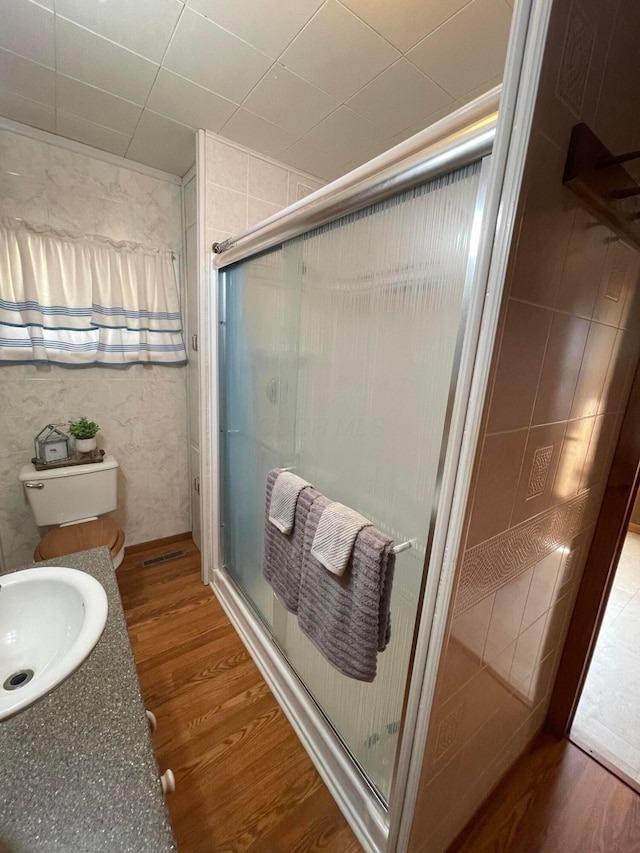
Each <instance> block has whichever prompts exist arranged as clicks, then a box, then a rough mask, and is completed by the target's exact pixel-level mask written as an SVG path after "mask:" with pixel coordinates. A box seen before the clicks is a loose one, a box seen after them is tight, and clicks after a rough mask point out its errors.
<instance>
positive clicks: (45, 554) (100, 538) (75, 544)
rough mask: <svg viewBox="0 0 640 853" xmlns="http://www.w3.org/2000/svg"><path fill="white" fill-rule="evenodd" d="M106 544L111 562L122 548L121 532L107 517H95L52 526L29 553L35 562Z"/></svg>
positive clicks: (122, 538)
mask: <svg viewBox="0 0 640 853" xmlns="http://www.w3.org/2000/svg"><path fill="white" fill-rule="evenodd" d="M103 545H106V546H107V548H108V549H109V551H110V553H111V559H112V560H114V561H115V558H116V557H117V556H118V555H119V554H120V551H122V549H123V546H124V531H123V530H122V528H121V527H119V526H118V525H117V524H116V523H115V521H112V520H111V519H110V518H96V519H94V520H93V521H83V522H81V523H80V524H70V525H67V526H66V527H54V529H53V530H50V531H49V532H48V533H47V534H46V535H45V536H44V537H43V539H42V541H41V542H40V544H39V545H38V547H37V548H36V550H35V551H34V554H33V559H34V560H36V561H37V562H39V561H41V560H52V559H55V558H56V557H64V556H66V555H67V554H75V553H76V551H88V550H89V549H90V548H101V547H102V546H103Z"/></svg>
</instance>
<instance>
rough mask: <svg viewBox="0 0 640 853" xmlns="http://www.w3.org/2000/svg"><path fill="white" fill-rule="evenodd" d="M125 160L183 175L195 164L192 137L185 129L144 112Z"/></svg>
mask: <svg viewBox="0 0 640 853" xmlns="http://www.w3.org/2000/svg"><path fill="white" fill-rule="evenodd" d="M126 157H127V159H129V160H135V161H136V162H138V163H146V164H147V166H153V167H154V168H156V169H162V170H163V171H165V172H172V173H173V174H174V175H180V176H182V175H184V174H185V172H188V171H189V169H190V168H191V166H193V164H194V163H195V159H196V140H195V134H194V133H193V131H192V130H190V129H189V128H188V127H184V126H183V125H181V124H177V123H176V122H173V121H169V119H167V118H164V117H163V116H159V115H156V114H155V113H152V112H150V111H149V110H144V112H143V113H142V117H141V118H140V123H139V124H138V127H137V129H136V132H135V134H134V137H133V139H132V140H131V144H130V145H129V149H128V151H127V154H126Z"/></svg>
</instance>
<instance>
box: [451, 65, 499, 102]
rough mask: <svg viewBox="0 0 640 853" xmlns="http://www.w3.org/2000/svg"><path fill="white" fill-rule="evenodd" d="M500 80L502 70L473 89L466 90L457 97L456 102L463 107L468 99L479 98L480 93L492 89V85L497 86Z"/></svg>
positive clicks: (484, 93)
mask: <svg viewBox="0 0 640 853" xmlns="http://www.w3.org/2000/svg"><path fill="white" fill-rule="evenodd" d="M501 82H502V72H500V74H497V75H496V76H495V77H492V78H491V79H490V80H487V81H486V82H485V83H482V84H481V85H480V86H476V88H475V89H471V91H470V92H466V93H465V94H464V95H463V96H462V97H461V98H458V99H457V101H456V104H457V105H458V106H459V107H463V106H464V105H465V104H468V103H469V102H470V101H473V100H475V98H479V97H480V96H481V95H486V93H487V92H488V91H489V90H490V89H493V87H494V86H498V85H499V84H500V83H501Z"/></svg>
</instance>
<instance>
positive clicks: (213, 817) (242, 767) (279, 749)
mask: <svg viewBox="0 0 640 853" xmlns="http://www.w3.org/2000/svg"><path fill="white" fill-rule="evenodd" d="M177 549H181V550H184V551H185V552H186V556H185V557H182V558H179V559H176V560H173V561H170V562H167V563H164V564H163V563H160V564H158V565H155V566H152V567H149V568H145V567H143V566H142V565H141V563H142V560H145V559H147V558H149V557H152V556H157V555H159V554H162V553H167V552H169V551H175V550H177ZM117 577H118V583H119V586H120V592H121V595H122V600H123V603H124V608H125V613H126V617H127V624H128V627H129V634H130V636H131V644H132V646H133V653H134V656H135V659H136V664H137V667H138V674H139V676H140V683H141V685H142V693H143V696H144V699H145V703H146V705H147V707H148V708H149V709H150V710H152V711H153V712H154V713H155V715H156V717H157V719H158V729H157V731H156V734H155V736H154V745H155V749H156V755H157V757H158V763H159V765H160V768H161V770H162V771H164V770H165V769H166V768H167V767H170V768H171V769H172V770H173V772H174V773H175V777H176V791H175V793H174V794H172V795H170V796H169V797H168V804H169V811H170V813H171V820H172V823H173V829H174V832H175V835H176V839H177V842H178V848H179V851H180V853H200V851H202V853H205V851H206V853H231V851H234V853H235V852H236V851H237V853H240V851H250V853H310V851H326V853H356V851H361V849H362V848H361V847H360V845H359V844H358V842H357V841H356V839H355V837H354V835H353V833H352V832H351V830H350V829H349V827H348V826H347V824H346V822H345V820H344V818H343V817H342V815H341V813H340V811H339V809H338V807H337V806H336V804H335V802H334V800H333V799H332V797H331V795H330V794H329V792H328V790H327V788H326V787H325V785H324V784H323V782H322V780H321V779H320V777H319V776H318V774H317V773H316V771H315V769H314V767H313V765H312V763H311V761H310V759H309V758H308V756H307V754H306V753H305V751H304V749H303V748H302V746H301V745H300V742H299V741H298V739H297V737H296V735H295V734H294V732H293V730H292V728H291V726H290V725H289V723H288V722H287V720H286V718H285V716H284V714H283V713H282V711H281V710H280V708H279V706H278V705H277V703H276V701H275V699H274V698H273V696H272V695H271V692H270V691H269V689H268V687H267V685H266V684H265V682H264V681H263V679H262V677H261V675H260V673H259V672H258V670H257V668H256V667H255V665H254V663H253V662H252V660H251V659H250V657H249V655H248V654H247V652H246V651H245V648H244V646H243V644H242V642H241V641H240V639H239V638H238V636H237V634H236V633H235V631H234V629H233V628H232V627H231V624H230V623H229V621H228V620H227V617H226V616H225V614H224V612H223V611H222V609H221V607H220V605H219V604H218V602H217V600H216V598H215V597H214V595H213V593H212V592H211V590H210V589H209V587H206V586H204V585H203V584H202V583H201V581H200V555H199V553H198V550H197V548H196V547H195V545H194V544H193V543H192V542H191V541H190V540H185V541H182V542H178V543H173V544H170V545H165V546H163V547H160V548H156V549H155V550H148V551H144V552H139V553H136V554H134V555H131V556H127V557H126V558H125V560H124V561H123V563H122V565H121V566H120V568H119V569H118V574H117Z"/></svg>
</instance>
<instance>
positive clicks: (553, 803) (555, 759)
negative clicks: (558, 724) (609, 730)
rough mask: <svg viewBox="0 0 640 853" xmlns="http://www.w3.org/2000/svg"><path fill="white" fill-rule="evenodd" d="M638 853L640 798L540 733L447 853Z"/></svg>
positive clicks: (594, 764) (581, 755) (587, 759)
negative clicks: (471, 852) (529, 749)
mask: <svg viewBox="0 0 640 853" xmlns="http://www.w3.org/2000/svg"><path fill="white" fill-rule="evenodd" d="M489 850H490V851H494V853H498V852H499V851H508V853H638V851H640V796H639V795H638V794H636V793H635V791H632V790H631V788H629V787H627V785H625V784H624V782H621V781H620V780H619V779H618V778H617V777H616V776H614V775H613V774H612V773H609V771H608V770H605V768H604V767H602V766H601V765H600V764H598V763H597V762H596V761H594V760H593V759H592V758H591V757H590V756H588V755H587V754H586V753H584V752H583V751H582V750H581V749H579V748H578V747H577V746H574V744H572V743H570V742H569V741H568V740H564V741H558V740H556V739H555V738H553V737H551V736H550V735H546V734H541V735H540V736H539V737H538V739H537V741H536V742H535V744H534V747H533V749H532V750H531V752H530V753H529V754H528V755H525V756H523V758H521V759H520V761H519V762H518V764H516V766H515V767H514V768H513V770H512V771H511V772H510V773H509V775H508V776H507V777H506V779H505V780H504V781H503V782H502V783H501V784H500V786H499V787H498V788H497V789H496V791H494V793H493V795H492V796H491V799H490V800H489V802H488V803H487V805H486V806H485V807H484V809H483V810H482V812H481V813H480V814H479V815H478V817H477V818H476V821H475V823H474V825H473V826H472V828H471V829H470V831H469V833H468V834H466V835H465V837H464V838H462V839H458V842H457V843H455V844H454V845H453V847H452V848H451V851H452V853H453V851H455V853H470V851H474V853H476V851H478V853H479V852H480V851H489Z"/></svg>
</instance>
